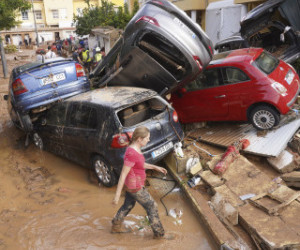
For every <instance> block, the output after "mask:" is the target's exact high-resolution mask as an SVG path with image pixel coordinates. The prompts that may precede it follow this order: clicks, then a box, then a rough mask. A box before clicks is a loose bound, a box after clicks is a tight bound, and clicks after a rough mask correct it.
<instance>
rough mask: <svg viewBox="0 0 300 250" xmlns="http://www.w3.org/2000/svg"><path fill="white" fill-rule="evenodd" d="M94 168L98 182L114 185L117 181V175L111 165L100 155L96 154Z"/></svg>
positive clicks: (106, 185) (108, 185) (107, 185)
mask: <svg viewBox="0 0 300 250" xmlns="http://www.w3.org/2000/svg"><path fill="white" fill-rule="evenodd" d="M92 164H93V170H94V172H95V174H96V177H97V179H98V182H99V183H101V184H103V185H104V186H105V187H112V186H114V185H115V184H116V183H117V177H116V174H115V173H114V171H113V169H112V167H111V165H109V164H108V163H107V162H106V161H105V160H104V159H103V158H102V157H100V156H99V155H97V156H95V157H94V158H93V160H92Z"/></svg>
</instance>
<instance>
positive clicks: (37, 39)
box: [31, 0, 40, 47]
mask: <svg viewBox="0 0 300 250" xmlns="http://www.w3.org/2000/svg"><path fill="white" fill-rule="evenodd" d="M31 5H32V13H33V20H34V28H35V34H36V45H37V46H38V47H39V46H40V43H39V34H38V30H37V27H36V20H35V13H34V7H33V0H31Z"/></svg>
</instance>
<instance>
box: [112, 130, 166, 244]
mask: <svg viewBox="0 0 300 250" xmlns="http://www.w3.org/2000/svg"><path fill="white" fill-rule="evenodd" d="M149 141H150V132H149V129H148V128H146V127H144V126H141V127H138V128H136V129H135V130H134V132H133V135H132V140H131V143H130V145H129V147H128V148H127V150H126V152H125V155H124V165H123V169H122V172H121V175H120V179H119V182H118V186H117V191H116V194H115V197H114V199H113V204H115V205H117V204H118V202H119V199H120V195H121V191H122V189H123V186H124V184H125V186H126V194H125V201H124V204H123V205H122V207H121V208H120V209H119V211H118V212H117V214H116V215H115V217H114V218H113V220H112V231H111V232H112V233H126V232H130V230H128V229H126V228H125V227H124V226H123V221H124V218H125V216H126V215H127V214H128V213H129V212H130V211H131V210H132V209H133V207H134V206H135V204H136V202H138V203H140V204H141V205H142V206H143V208H144V209H145V210H146V212H147V215H148V217H149V221H150V225H151V228H152V231H153V233H154V238H163V237H164V235H165V232H164V228H163V226H162V224H161V222H160V219H159V216H158V211H157V204H156V203H155V201H154V200H153V198H152V197H151V195H150V194H149V193H148V191H147V190H146V188H145V186H144V182H145V180H146V169H153V170H156V171H158V172H161V173H163V174H165V175H166V174H167V170H166V169H164V168H162V167H158V166H155V165H152V164H148V163H145V158H144V156H143V154H142V151H141V148H142V147H144V146H146V144H147V143H148V142H149Z"/></svg>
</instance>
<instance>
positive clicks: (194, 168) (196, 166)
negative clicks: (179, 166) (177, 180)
mask: <svg viewBox="0 0 300 250" xmlns="http://www.w3.org/2000/svg"><path fill="white" fill-rule="evenodd" d="M201 170H202V166H201V163H200V160H199V158H198V157H193V158H190V159H188V160H187V162H186V173H190V174H191V175H195V174H196V173H197V172H199V171H201Z"/></svg>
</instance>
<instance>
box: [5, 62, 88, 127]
mask: <svg viewBox="0 0 300 250" xmlns="http://www.w3.org/2000/svg"><path fill="white" fill-rule="evenodd" d="M89 89H90V84H89V81H88V79H87V77H86V76H85V73H84V70H83V68H82V66H81V65H80V64H78V63H76V62H75V61H72V60H67V59H63V58H56V59H49V60H46V62H45V63H42V62H38V61H37V62H33V63H28V64H25V65H22V66H19V67H16V68H14V69H13V70H12V73H11V76H10V81H9V90H8V98H7V99H8V109H9V114H10V116H11V119H12V121H13V122H14V124H15V125H16V126H18V127H20V128H21V129H23V130H24V131H25V132H29V131H31V130H32V121H34V120H36V119H37V117H38V115H39V114H40V113H41V112H42V111H44V110H45V109H47V108H49V106H50V105H51V104H53V103H55V102H57V101H60V100H62V99H64V98H68V97H70V96H73V95H76V94H79V93H82V92H85V91H88V90H89Z"/></svg>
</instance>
